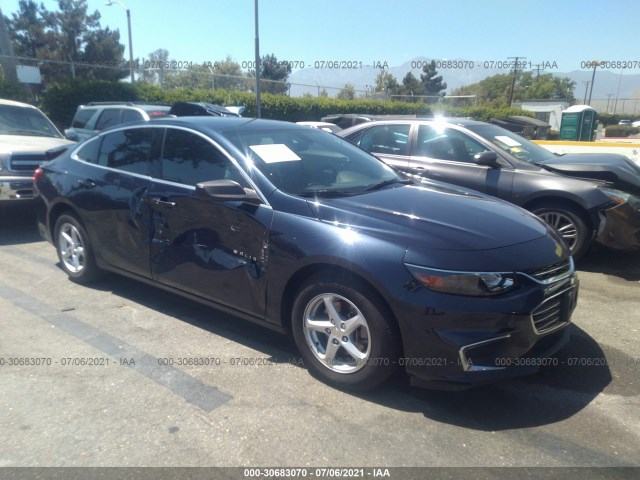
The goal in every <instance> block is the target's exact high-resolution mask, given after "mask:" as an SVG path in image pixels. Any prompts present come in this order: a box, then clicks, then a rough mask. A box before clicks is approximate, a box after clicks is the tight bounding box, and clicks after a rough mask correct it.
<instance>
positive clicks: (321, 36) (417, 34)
mask: <svg viewBox="0 0 640 480" xmlns="http://www.w3.org/2000/svg"><path fill="white" fill-rule="evenodd" d="M42 3H44V5H45V6H46V7H47V8H48V9H50V10H55V9H57V2H55V1H54V0H44V1H43V2H42ZM122 3H123V4H124V5H125V6H126V7H127V8H129V9H130V10H131V18H132V30H133V53H134V57H141V58H142V57H148V55H149V53H150V52H152V51H154V50H156V49H158V48H164V49H167V50H168V51H169V53H170V57H171V58H173V59H175V60H179V61H192V62H198V63H202V62H204V61H209V62H214V61H216V60H220V59H223V58H225V57H226V56H227V55H231V57H232V58H233V59H234V60H235V61H237V62H239V63H242V62H249V61H253V59H254V44H255V30H254V0H181V1H180V0H122ZM88 4H89V8H90V11H93V10H96V9H97V10H99V11H100V13H101V15H102V19H101V23H102V26H103V27H104V26H109V27H110V28H114V29H119V30H120V33H121V39H122V43H124V44H125V45H127V41H128V40H127V23H126V14H125V11H124V10H123V9H122V8H120V7H118V6H116V5H113V6H111V7H107V6H105V1H104V0H88ZM0 6H1V8H2V11H3V13H4V14H5V15H7V16H9V17H11V13H13V12H16V11H17V8H18V0H0ZM639 18H640V2H638V1H637V0H607V1H605V0H581V1H578V0H517V1H516V0H447V1H442V0H437V1H436V0H394V1H390V0H313V1H309V0H259V20H260V53H261V54H263V55H264V54H268V53H274V54H275V55H276V57H277V58H278V59H279V60H288V61H292V62H298V65H302V62H304V64H305V66H311V64H313V63H315V62H316V61H318V62H320V61H332V60H345V61H354V62H362V63H363V64H366V65H370V64H371V63H372V62H381V63H384V62H387V63H388V65H389V66H397V65H400V64H402V63H404V62H406V61H408V60H410V59H412V58H414V57H418V56H424V57H428V58H434V59H466V60H473V61H474V62H475V67H474V68H481V65H483V64H484V62H489V61H502V60H506V59H507V57H515V56H519V57H526V62H531V63H532V64H539V63H546V64H547V65H550V66H552V68H551V69H547V71H548V72H550V73H553V70H554V68H553V64H554V63H555V65H556V66H557V69H556V71H558V72H568V71H571V70H586V68H581V62H583V61H588V60H593V59H598V60H615V61H617V60H621V61H630V62H631V65H628V66H627V67H626V68H625V69H624V73H625V74H627V73H628V74H634V73H640V48H638V44H639V43H640V34H639V32H640V28H639V24H640V20H639ZM126 56H128V50H127V51H126ZM634 63H635V64H634ZM611 70H612V71H618V72H619V71H620V68H617V69H616V68H611Z"/></svg>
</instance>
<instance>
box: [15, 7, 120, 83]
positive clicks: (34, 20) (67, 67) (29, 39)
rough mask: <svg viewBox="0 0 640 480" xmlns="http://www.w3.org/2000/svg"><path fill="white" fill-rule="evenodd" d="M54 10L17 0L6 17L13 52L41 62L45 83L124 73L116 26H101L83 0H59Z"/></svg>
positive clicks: (113, 77) (114, 77)
mask: <svg viewBox="0 0 640 480" xmlns="http://www.w3.org/2000/svg"><path fill="white" fill-rule="evenodd" d="M58 9H59V10H57V11H49V10H47V9H46V8H45V7H44V6H43V5H38V4H37V3H36V2H35V1H33V0H20V2H19V4H18V12H17V13H13V14H12V18H11V20H9V22H8V27H9V30H10V34H11V38H12V41H13V43H14V49H15V51H16V54H17V55H19V56H24V57H29V58H33V59H34V60H38V61H39V62H41V68H42V70H43V74H44V80H45V83H46V84H51V83H52V82H55V81H59V80H60V81H64V80H67V79H68V78H69V76H71V75H74V76H76V77H79V78H87V79H103V80H118V79H121V78H124V77H126V76H127V74H128V68H124V67H125V64H124V57H123V54H124V46H123V45H121V44H120V32H119V31H117V30H110V29H109V28H105V29H102V28H101V27H100V13H99V12H98V11H97V10H96V11H94V12H93V13H91V14H89V13H88V6H87V1H86V0H58Z"/></svg>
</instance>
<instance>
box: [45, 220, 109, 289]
mask: <svg viewBox="0 0 640 480" xmlns="http://www.w3.org/2000/svg"><path fill="white" fill-rule="evenodd" d="M54 239H55V246H56V251H57V253H58V258H59V259H60V263H61V264H62V268H63V270H64V271H65V272H66V274H67V275H68V276H69V278H70V279H71V280H73V281H74V282H78V283H89V282H91V281H93V280H95V279H97V278H98V277H100V276H101V274H102V270H100V269H99V268H98V266H97V265H96V261H95V258H94V256H93V250H92V248H91V245H90V244H89V236H88V235H87V232H86V231H85V229H84V227H83V226H82V224H81V223H80V221H79V220H78V219H77V218H76V217H75V216H73V215H70V214H64V215H60V217H59V218H58V220H57V222H56V226H55V237H54Z"/></svg>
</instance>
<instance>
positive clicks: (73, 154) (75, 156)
mask: <svg viewBox="0 0 640 480" xmlns="http://www.w3.org/2000/svg"><path fill="white" fill-rule="evenodd" d="M134 128H162V129H165V130H166V129H168V128H173V129H177V130H184V131H186V132H189V133H192V134H195V135H197V136H199V137H202V138H203V139H204V140H205V141H207V142H208V143H210V144H211V145H213V146H214V147H215V148H216V149H218V150H219V151H220V152H222V154H223V155H224V156H225V157H226V158H227V160H229V161H230V162H231V164H232V165H233V166H234V167H235V168H236V169H237V170H238V171H239V172H240V175H241V176H242V178H244V179H245V181H246V182H247V183H248V184H249V186H250V187H251V188H252V189H253V190H254V191H255V192H256V193H257V194H258V196H259V197H260V200H261V201H262V203H263V204H264V205H266V206H268V207H271V204H270V203H269V202H268V201H267V199H266V197H265V196H264V194H263V193H262V192H261V191H260V189H259V188H258V187H257V186H256V184H255V183H254V181H253V180H252V179H251V178H250V177H249V176H248V175H247V172H245V170H244V168H242V167H241V166H240V164H239V163H238V162H237V161H236V159H235V158H233V156H232V155H230V154H229V152H227V151H226V150H225V149H224V148H222V147H221V146H220V144H218V142H216V141H215V140H213V139H212V138H210V137H208V136H207V135H205V134H204V133H201V132H198V131H197V130H193V129H191V128H188V127H183V126H181V125H152V124H149V125H129V126H123V127H116V128H113V129H109V130H108V131H105V132H101V133H99V134H98V135H96V136H94V137H91V138H89V139H87V140H86V141H84V142H82V143H81V144H80V145H78V147H76V149H75V150H74V151H73V152H71V155H70V158H71V159H72V160H74V161H77V162H82V163H85V164H87V165H93V166H94V167H98V168H103V169H105V170H108V171H113V172H119V173H123V174H128V175H133V176H135V177H138V178H149V179H151V180H153V181H157V182H161V183H164V184H168V185H174V186H182V187H186V188H189V189H192V190H194V191H195V189H196V187H195V185H188V184H186V183H179V182H172V181H170V180H164V179H162V178H156V177H154V176H151V175H140V174H138V173H131V172H127V171H126V170H120V169H117V168H113V167H106V166H104V165H98V164H97V163H92V162H88V161H86V160H83V159H82V158H80V157H78V151H79V150H80V149H81V148H83V147H84V146H85V145H87V144H88V143H89V142H95V141H97V140H98V139H99V138H102V137H104V136H106V135H110V134H112V133H116V132H120V131H123V130H132V129H134ZM165 135H166V132H165ZM162 150H164V138H163V139H162ZM160 160H162V157H161V158H160Z"/></svg>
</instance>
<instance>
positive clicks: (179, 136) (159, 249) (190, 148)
mask: <svg viewBox="0 0 640 480" xmlns="http://www.w3.org/2000/svg"><path fill="white" fill-rule="evenodd" d="M222 179H232V180H234V181H236V182H238V183H239V184H240V185H242V186H243V187H245V188H251V185H250V184H249V182H248V180H246V178H245V176H244V175H243V174H242V172H241V171H240V170H239V168H238V167H237V166H236V165H235V164H234V163H233V162H232V161H231V160H230V159H229V157H228V156H227V155H226V154H225V153H224V152H223V151H222V150H221V149H220V148H219V147H218V146H217V145H216V144H215V143H214V142H213V141H212V140H211V139H209V138H208V137H206V136H204V135H201V134H199V133H197V132H194V131H192V130H188V129H183V128H172V127H167V129H166V134H165V137H164V142H163V149H162V157H161V161H160V171H159V173H158V175H157V178H155V179H154V181H153V186H152V187H151V189H150V190H149V192H148V195H147V200H148V203H149V205H150V206H151V209H152V222H153V240H152V244H151V270H152V275H153V278H154V279H155V280H157V281H158V282H161V283H163V284H166V285H170V286H172V287H176V288H179V289H181V290H184V291H186V292H189V293H192V294H194V295H198V296H201V297H204V298H207V299H209V300H213V301H215V302H218V303H221V304H224V305H226V306H230V307H233V308H236V309H239V310H242V311H244V312H246V313H250V314H253V315H256V316H264V309H265V295H266V283H267V266H268V231H269V228H270V225H271V220H272V217H273V210H272V209H271V207H269V206H267V205H251V204H248V203H244V202H240V201H226V202H221V201H213V200H211V201H209V200H201V199H198V198H196V196H195V185H196V184H197V183H200V182H206V181H210V180H222Z"/></svg>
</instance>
